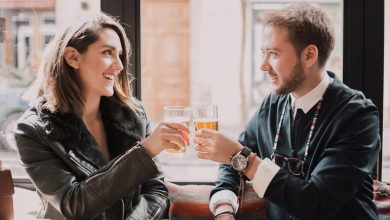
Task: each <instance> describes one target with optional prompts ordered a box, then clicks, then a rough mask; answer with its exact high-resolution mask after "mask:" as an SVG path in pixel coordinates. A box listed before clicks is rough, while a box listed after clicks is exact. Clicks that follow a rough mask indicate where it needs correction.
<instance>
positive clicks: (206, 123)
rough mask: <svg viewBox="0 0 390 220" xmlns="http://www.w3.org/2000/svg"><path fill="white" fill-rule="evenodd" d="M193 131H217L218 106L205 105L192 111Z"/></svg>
mask: <svg viewBox="0 0 390 220" xmlns="http://www.w3.org/2000/svg"><path fill="white" fill-rule="evenodd" d="M193 117H194V125H195V130H196V131H197V130H199V129H201V128H207V129H211V130H215V131H218V106H217V105H206V106H202V107H197V108H194V110H193Z"/></svg>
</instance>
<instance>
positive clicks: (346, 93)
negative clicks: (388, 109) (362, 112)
mask: <svg viewBox="0 0 390 220" xmlns="http://www.w3.org/2000/svg"><path fill="white" fill-rule="evenodd" d="M329 96H330V97H331V99H332V100H335V101H337V102H341V103H345V105H351V106H354V107H355V108H356V107H362V108H366V107H375V108H376V106H375V104H374V103H373V102H372V100H371V99H368V98H366V96H365V95H364V93H363V92H362V91H359V90H356V89H352V88H350V87H348V86H347V85H345V84H344V83H342V82H341V81H339V80H335V82H334V85H333V88H331V89H330V91H329Z"/></svg>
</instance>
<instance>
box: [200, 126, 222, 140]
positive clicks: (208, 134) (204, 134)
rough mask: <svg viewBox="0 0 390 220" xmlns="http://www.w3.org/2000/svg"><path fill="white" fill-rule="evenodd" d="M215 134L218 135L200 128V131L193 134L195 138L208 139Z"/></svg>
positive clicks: (215, 132)
mask: <svg viewBox="0 0 390 220" xmlns="http://www.w3.org/2000/svg"><path fill="white" fill-rule="evenodd" d="M217 133H218V132H217V131H214V130H211V129H207V128H202V129H199V130H198V131H197V132H196V133H195V137H205V138H210V137H212V136H213V135H215V134H217Z"/></svg>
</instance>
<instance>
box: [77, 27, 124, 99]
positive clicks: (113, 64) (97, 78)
mask: <svg viewBox="0 0 390 220" xmlns="http://www.w3.org/2000/svg"><path fill="white" fill-rule="evenodd" d="M99 36H100V39H99V40H97V41H96V42H94V43H92V44H91V45H89V47H88V48H87V50H86V51H85V52H84V53H83V54H81V55H80V61H79V68H78V70H76V74H77V76H78V78H79V80H80V83H81V87H82V91H83V93H84V96H85V98H86V100H88V99H94V98H100V97H101V96H112V95H113V94H114V83H115V81H116V77H117V76H118V75H119V73H120V72H121V71H122V70H123V65H122V61H121V59H120V57H121V55H122V45H121V41H120V39H119V36H118V34H117V33H116V32H115V31H114V30H112V29H110V28H104V29H102V30H101V31H100V33H99Z"/></svg>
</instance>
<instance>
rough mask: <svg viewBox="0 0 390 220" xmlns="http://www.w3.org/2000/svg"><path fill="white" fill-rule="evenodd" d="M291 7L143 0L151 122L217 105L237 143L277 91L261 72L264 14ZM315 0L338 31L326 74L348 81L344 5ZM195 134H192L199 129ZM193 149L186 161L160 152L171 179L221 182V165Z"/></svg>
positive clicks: (145, 88) (145, 93) (145, 87)
mask: <svg viewBox="0 0 390 220" xmlns="http://www.w3.org/2000/svg"><path fill="white" fill-rule="evenodd" d="M289 2H290V3H291V2H292V1H280V0H279V1H276V0H272V1H271V0H270V1H241V0H196V1H190V0H170V1H164V0H142V5H141V22H142V23H141V42H142V47H141V55H142V59H141V62H142V64H141V65H142V66H141V70H142V73H141V74H142V78H141V79H142V100H143V102H144V104H145V108H146V111H147V113H148V115H149V117H150V119H151V121H152V125H154V126H156V125H157V124H158V123H159V122H161V121H162V119H163V112H162V110H163V107H164V106H168V105H184V106H196V105H199V104H205V103H210V104H217V105H218V107H219V130H220V131H221V132H222V133H224V134H227V135H229V136H231V137H232V138H237V136H238V135H239V133H240V131H241V130H242V129H243V128H244V126H245V123H246V122H247V121H248V120H249V117H250V116H251V114H252V113H253V112H254V111H255V110H256V108H257V107H258V106H259V103H260V102H261V101H262V99H263V97H264V96H265V95H266V94H268V93H269V92H271V90H270V82H269V81H268V79H267V77H266V76H265V74H264V73H262V72H261V71H259V70H258V69H259V68H258V67H259V62H260V48H259V43H260V42H261V36H260V33H261V32H260V31H261V21H260V19H259V15H260V14H261V13H263V12H264V11H265V10H269V9H272V8H279V7H282V6H284V5H285V4H288V3H289ZM312 2H315V4H318V5H319V6H320V7H321V8H323V9H324V10H325V11H327V12H328V13H329V16H330V18H331V19H332V22H333V24H334V26H335V31H336V48H335V50H334V52H333V55H332V57H331V58H330V60H329V62H328V66H327V69H329V70H332V71H334V72H335V73H336V74H337V76H339V77H340V78H342V77H341V76H342V24H343V22H342V17H343V16H342V12H343V8H342V7H343V6H342V0H336V1H335V0H328V1H319V0H317V1H312ZM241 8H245V9H246V10H244V11H245V13H244V14H243V13H242V10H241ZM241 61H242V62H241ZM190 129H191V132H192V135H193V133H194V128H193V125H191V126H190ZM190 137H191V136H190ZM188 151H189V152H188V153H187V154H188V156H187V157H186V158H184V159H176V158H174V159H172V158H169V157H167V155H166V154H164V153H163V154H161V155H160V160H161V162H162V167H163V169H164V170H165V171H166V172H165V173H166V177H167V179H168V180H173V181H190V182H203V181H214V180H215V179H216V174H217V164H216V163H212V162H209V161H205V160H201V159H198V158H196V156H195V152H194V150H193V145H191V146H190V147H189V149H188Z"/></svg>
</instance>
